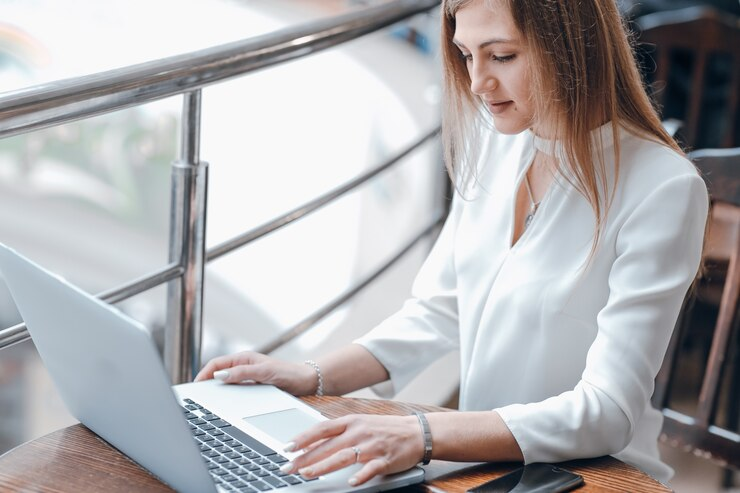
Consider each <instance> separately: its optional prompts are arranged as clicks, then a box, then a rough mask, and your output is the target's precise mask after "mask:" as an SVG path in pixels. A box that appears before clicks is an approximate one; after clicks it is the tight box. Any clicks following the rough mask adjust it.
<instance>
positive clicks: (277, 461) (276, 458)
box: [266, 454, 288, 464]
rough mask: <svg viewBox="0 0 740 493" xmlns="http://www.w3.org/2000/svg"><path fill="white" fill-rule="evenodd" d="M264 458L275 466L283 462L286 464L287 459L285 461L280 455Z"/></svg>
mask: <svg viewBox="0 0 740 493" xmlns="http://www.w3.org/2000/svg"><path fill="white" fill-rule="evenodd" d="M266 458H267V459H269V460H271V461H272V462H274V463H275V464H282V463H284V462H288V459H286V458H285V457H283V456H282V455H280V454H272V455H268V456H266Z"/></svg>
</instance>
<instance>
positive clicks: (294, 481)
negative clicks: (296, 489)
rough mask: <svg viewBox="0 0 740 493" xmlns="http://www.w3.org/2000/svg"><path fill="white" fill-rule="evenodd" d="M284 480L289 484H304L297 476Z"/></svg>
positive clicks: (287, 477) (286, 477)
mask: <svg viewBox="0 0 740 493" xmlns="http://www.w3.org/2000/svg"><path fill="white" fill-rule="evenodd" d="M282 480H283V481H285V482H286V483H288V484H301V483H302V482H303V481H301V480H300V479H298V478H297V477H296V476H285V477H284V478H282Z"/></svg>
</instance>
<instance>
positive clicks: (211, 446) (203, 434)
mask: <svg viewBox="0 0 740 493" xmlns="http://www.w3.org/2000/svg"><path fill="white" fill-rule="evenodd" d="M183 402H184V405H183V408H184V410H185V417H186V418H187V420H188V423H190V431H191V432H192V433H193V438H195V441H196V442H197V444H198V446H199V447H200V454H201V455H202V456H203V459H204V460H205V463H206V466H207V467H208V471H209V472H210V473H211V476H213V478H214V481H215V482H216V484H218V485H219V486H220V487H221V488H223V489H224V490H226V491H238V492H244V493H253V492H259V491H269V490H273V489H277V488H285V487H287V486H289V485H297V484H301V483H306V482H309V481H315V480H316V478H312V479H304V478H302V477H301V476H299V475H295V474H284V473H282V472H280V466H281V465H283V464H284V463H286V462H288V459H286V458H285V457H283V456H282V455H280V454H278V453H277V452H275V451H274V450H272V449H271V448H270V447H268V446H266V445H264V444H263V443H262V442H259V441H257V440H256V439H255V438H252V437H251V436H249V435H248V434H246V433H244V432H243V431H242V430H240V429H239V428H236V427H235V426H232V425H231V423H229V422H227V421H225V420H223V419H221V418H220V417H219V416H216V415H215V414H213V413H212V412H211V411H209V410H208V409H206V408H204V407H203V406H201V405H200V404H198V403H197V402H194V401H193V400H192V399H185V400H184V401H183Z"/></svg>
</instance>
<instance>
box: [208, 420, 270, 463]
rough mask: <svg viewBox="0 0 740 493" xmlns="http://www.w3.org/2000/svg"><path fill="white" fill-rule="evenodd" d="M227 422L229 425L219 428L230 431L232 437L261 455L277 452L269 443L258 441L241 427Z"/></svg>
mask: <svg viewBox="0 0 740 493" xmlns="http://www.w3.org/2000/svg"><path fill="white" fill-rule="evenodd" d="M222 421H223V420H222ZM214 423H215V422H214ZM224 423H226V422H225V421H224ZM226 424H227V426H224V427H220V426H219V428H221V430H222V431H224V432H226V433H228V434H229V435H231V436H232V437H234V438H236V439H237V440H239V441H240V442H242V443H243V444H244V445H246V446H247V447H249V448H251V449H252V450H254V451H256V452H257V453H259V454H260V455H272V454H274V453H276V452H275V451H274V450H272V449H271V448H270V447H268V446H267V445H264V444H263V443H261V442H258V441H257V440H255V439H254V438H252V437H251V436H249V435H247V434H246V433H244V432H243V431H242V430H240V429H239V428H236V427H234V426H231V425H229V424H228V423H226Z"/></svg>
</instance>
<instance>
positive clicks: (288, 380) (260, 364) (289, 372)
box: [195, 351, 318, 395]
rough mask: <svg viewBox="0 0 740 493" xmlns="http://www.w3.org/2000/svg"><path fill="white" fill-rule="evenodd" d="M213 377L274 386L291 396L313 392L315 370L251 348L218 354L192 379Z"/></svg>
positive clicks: (315, 382)
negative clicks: (233, 352)
mask: <svg viewBox="0 0 740 493" xmlns="http://www.w3.org/2000/svg"><path fill="white" fill-rule="evenodd" d="M211 378H215V379H217V380H221V381H223V382H225V383H242V382H245V381H251V382H254V383H264V384H270V385H274V386H276V387H278V388H281V389H283V390H285V391H286V392H289V393H291V394H293V395H307V394H313V393H314V392H315V391H316V386H317V384H318V382H317V376H316V371H315V370H314V369H313V368H311V367H310V366H308V365H304V364H297V363H289V362H286V361H281V360H278V359H275V358H272V357H270V356H265V355H264V354H260V353H255V352H254V351H244V352H241V353H236V354H230V355H226V356H219V357H218V358H213V359H212V360H211V361H209V362H208V363H207V364H206V365H205V366H204V367H203V369H202V370H201V371H200V372H199V373H198V375H196V377H195V381H196V382H199V381H202V380H208V379H211Z"/></svg>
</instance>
